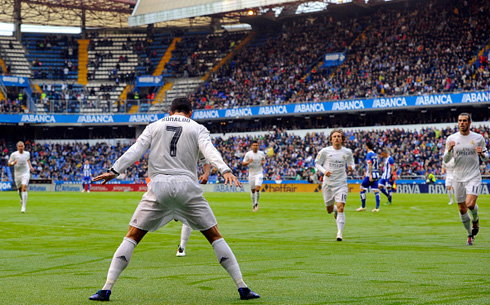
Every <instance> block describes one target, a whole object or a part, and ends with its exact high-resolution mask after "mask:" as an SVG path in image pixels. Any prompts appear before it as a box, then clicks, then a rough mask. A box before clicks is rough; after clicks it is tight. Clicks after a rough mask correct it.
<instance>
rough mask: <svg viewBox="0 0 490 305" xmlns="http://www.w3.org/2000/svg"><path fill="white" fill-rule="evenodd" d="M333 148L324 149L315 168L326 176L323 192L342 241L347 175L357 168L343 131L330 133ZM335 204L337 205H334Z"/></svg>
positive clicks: (347, 188) (317, 158) (316, 160)
mask: <svg viewBox="0 0 490 305" xmlns="http://www.w3.org/2000/svg"><path fill="white" fill-rule="evenodd" d="M329 139H330V143H332V146H329V147H326V148H323V149H322V150H320V152H319V153H318V156H317V157H316V159H315V167H316V168H317V169H318V170H319V171H320V172H321V173H322V174H323V175H324V176H323V184H322V192H323V200H324V202H325V206H326V209H327V212H328V213H329V214H330V213H332V212H335V213H334V216H335V218H336V222H337V240H338V241H342V239H343V231H344V225H345V214H344V207H345V203H346V201H347V194H348V192H349V187H348V185H347V173H346V169H347V170H348V171H351V170H352V169H354V168H355V164H354V158H353V156H352V151H351V150H350V149H348V148H345V147H343V145H344V143H345V134H344V132H343V131H342V129H334V130H333V131H332V132H331V133H330V137H329ZM334 203H335V205H334Z"/></svg>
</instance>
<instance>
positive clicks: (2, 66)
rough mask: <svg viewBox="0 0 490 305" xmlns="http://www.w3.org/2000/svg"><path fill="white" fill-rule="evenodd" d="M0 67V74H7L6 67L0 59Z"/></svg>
mask: <svg viewBox="0 0 490 305" xmlns="http://www.w3.org/2000/svg"><path fill="white" fill-rule="evenodd" d="M0 67H1V68H2V74H7V66H6V65H5V62H4V61H3V59H2V58H0Z"/></svg>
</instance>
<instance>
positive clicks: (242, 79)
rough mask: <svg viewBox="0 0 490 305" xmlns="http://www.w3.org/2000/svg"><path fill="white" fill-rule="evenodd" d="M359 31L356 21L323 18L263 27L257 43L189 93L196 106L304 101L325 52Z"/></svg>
mask: <svg viewBox="0 0 490 305" xmlns="http://www.w3.org/2000/svg"><path fill="white" fill-rule="evenodd" d="M361 31H362V26H361V25H360V24H359V23H358V20H357V19H355V18H354V19H348V20H345V21H335V20H334V19H333V18H332V17H328V16H326V15H323V16H317V17H306V18H303V19H296V20H293V21H288V22H285V23H284V24H283V26H282V29H281V30H280V31H278V30H276V29H275V28H270V29H264V30H262V31H261V32H260V33H259V34H258V37H257V38H256V39H255V41H256V42H255V43H254V44H252V45H251V46H249V47H247V48H244V49H242V50H241V51H239V52H238V54H237V55H236V57H235V58H234V59H233V60H232V61H231V63H230V64H228V65H225V66H224V67H222V68H221V69H220V70H219V71H217V72H216V73H214V74H213V75H212V76H211V79H210V80H209V81H208V82H207V83H206V84H205V85H204V86H203V87H201V88H200V89H199V90H198V91H196V92H194V93H193V94H191V96H190V97H191V98H192V99H193V101H194V102H195V105H196V106H197V108H205V109H211V108H231V107H237V106H244V105H274V104H283V103H290V102H292V103H294V102H297V101H304V100H305V99H304V97H303V98H300V96H303V95H304V93H305V92H306V91H305V90H306V88H307V81H306V80H305V79H304V76H305V75H306V74H307V73H308V71H309V68H310V67H311V66H312V65H313V64H314V63H315V62H316V61H317V60H318V59H319V58H321V57H322V56H323V55H324V54H325V53H329V52H337V51H344V50H345V49H346V47H347V46H348V45H350V43H351V42H352V41H353V39H354V38H355V37H356V36H357V35H358V34H359V33H360V32H361Z"/></svg>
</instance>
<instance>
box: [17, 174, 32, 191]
mask: <svg viewBox="0 0 490 305" xmlns="http://www.w3.org/2000/svg"><path fill="white" fill-rule="evenodd" d="M30 178H31V174H24V175H18V176H17V175H16V176H15V187H17V188H20V186H21V185H29V179H30Z"/></svg>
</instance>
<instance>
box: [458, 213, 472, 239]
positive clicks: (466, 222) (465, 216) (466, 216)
mask: <svg viewBox="0 0 490 305" xmlns="http://www.w3.org/2000/svg"><path fill="white" fill-rule="evenodd" d="M459 216H460V217H461V222H462V223H463V226H464V228H465V229H466V231H468V235H471V231H472V230H471V218H470V213H468V212H466V214H461V213H459Z"/></svg>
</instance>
